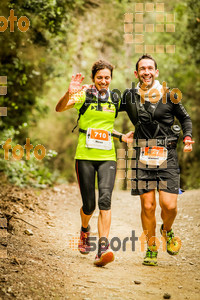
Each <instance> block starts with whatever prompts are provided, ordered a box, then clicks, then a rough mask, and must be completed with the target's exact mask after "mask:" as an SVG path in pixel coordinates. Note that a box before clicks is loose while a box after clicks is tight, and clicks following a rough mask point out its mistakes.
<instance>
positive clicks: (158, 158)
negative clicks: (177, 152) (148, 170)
mask: <svg viewBox="0 0 200 300" xmlns="http://www.w3.org/2000/svg"><path fill="white" fill-rule="evenodd" d="M167 154H168V151H167V149H166V148H165V147H156V146H155V147H141V148H140V159H139V160H140V162H141V163H143V164H146V165H148V166H155V167H157V166H160V165H161V164H162V163H163V162H164V161H165V160H166V159H167Z"/></svg>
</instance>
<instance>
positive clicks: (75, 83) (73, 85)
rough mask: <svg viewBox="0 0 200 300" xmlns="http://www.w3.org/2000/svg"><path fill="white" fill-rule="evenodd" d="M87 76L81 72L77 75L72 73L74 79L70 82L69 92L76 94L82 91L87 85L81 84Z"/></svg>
mask: <svg viewBox="0 0 200 300" xmlns="http://www.w3.org/2000/svg"><path fill="white" fill-rule="evenodd" d="M84 78H85V77H84V76H82V75H81V73H77V74H76V75H72V79H71V81H70V84H69V89H68V92H69V94H70V95H73V94H76V93H78V92H80V91H81V90H82V89H84V88H85V86H84V85H83V86H81V83H82V81H83V79H84Z"/></svg>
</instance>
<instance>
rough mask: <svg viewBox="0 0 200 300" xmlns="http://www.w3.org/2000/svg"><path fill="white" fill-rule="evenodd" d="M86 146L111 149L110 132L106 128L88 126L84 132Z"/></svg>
mask: <svg viewBox="0 0 200 300" xmlns="http://www.w3.org/2000/svg"><path fill="white" fill-rule="evenodd" d="M86 147H87V148H96V149H101V150H111V149H112V141H111V133H110V131H107V130H102V129H94V128H88V130H87V134H86Z"/></svg>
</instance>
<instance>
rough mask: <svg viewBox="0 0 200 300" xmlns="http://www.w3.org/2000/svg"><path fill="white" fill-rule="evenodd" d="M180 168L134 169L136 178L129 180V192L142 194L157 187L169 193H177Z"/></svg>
mask: <svg viewBox="0 0 200 300" xmlns="http://www.w3.org/2000/svg"><path fill="white" fill-rule="evenodd" d="M179 188H180V170H179V169H163V170H144V169H136V178H133V179H132V180H131V194H132V195H142V194H144V193H147V192H149V191H151V190H154V189H157V190H161V191H164V192H167V193H171V194H179Z"/></svg>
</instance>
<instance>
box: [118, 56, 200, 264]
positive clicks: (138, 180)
mask: <svg viewBox="0 0 200 300" xmlns="http://www.w3.org/2000/svg"><path fill="white" fill-rule="evenodd" d="M134 74H135V77H136V78H138V79H139V83H138V85H137V88H136V89H135V90H131V92H130V91H129V90H127V93H124V97H123V101H122V103H121V106H120V111H126V112H127V114H128V116H129V118H130V120H131V122H132V123H133V125H134V126H135V134H134V138H135V146H136V147H134V150H133V153H134V157H133V159H132V174H133V176H132V182H131V183H132V191H131V193H132V195H140V199H141V220H142V227H143V231H144V233H145V235H146V239H147V252H146V256H145V258H144V261H143V264H144V265H149V266H156V265H157V253H158V252H157V246H156V237H155V229H156V218H155V210H156V194H155V188H156V187H157V189H158V192H159V204H160V206H161V218H162V220H163V224H162V226H161V228H160V232H161V234H162V235H163V236H164V237H165V239H166V242H167V252H168V253H169V254H170V255H175V254H178V251H179V249H180V243H178V242H177V240H176V239H175V238H174V232H173V230H172V224H173V222H174V220H175V217H176V214H177V197H178V194H179V191H180V175H179V173H180V170H179V166H178V157H177V152H176V144H177V141H178V135H179V129H180V127H179V126H177V125H175V126H173V124H174V117H176V118H177V119H178V120H179V122H180V124H181V127H182V130H183V143H184V148H183V151H184V152H190V151H192V144H193V143H194V141H192V122H191V119H190V117H189V115H188V113H187V112H186V110H185V108H184V107H183V106H182V104H181V103H180V99H179V96H180V93H179V94H178V96H177V95H175V94H174V93H173V92H172V91H171V92H169V91H168V90H166V89H164V88H163V86H162V85H161V84H160V83H159V81H158V80H155V78H156V77H158V75H159V71H158V69H157V63H156V61H155V60H154V59H153V58H152V57H151V56H150V55H148V54H146V55H143V56H142V57H140V58H139V59H138V61H137V63H136V71H135V72H134ZM176 90H177V89H176ZM179 92H180V91H179Z"/></svg>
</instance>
